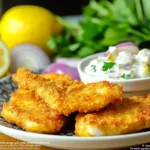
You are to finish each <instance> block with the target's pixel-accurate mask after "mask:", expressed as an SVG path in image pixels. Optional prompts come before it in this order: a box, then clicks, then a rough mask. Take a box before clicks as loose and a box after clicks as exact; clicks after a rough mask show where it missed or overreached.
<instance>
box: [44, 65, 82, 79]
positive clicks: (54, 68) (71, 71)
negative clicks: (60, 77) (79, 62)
mask: <svg viewBox="0 0 150 150" xmlns="http://www.w3.org/2000/svg"><path fill="white" fill-rule="evenodd" d="M54 72H55V73H59V74H63V73H64V74H68V75H70V76H71V77H72V79H74V80H80V77H79V73H78V71H77V68H74V67H70V66H68V65H66V64H60V63H52V64H51V65H50V66H49V67H48V68H46V69H45V70H43V72H42V73H43V74H48V73H54Z"/></svg>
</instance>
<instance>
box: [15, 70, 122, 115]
mask: <svg viewBox="0 0 150 150" xmlns="http://www.w3.org/2000/svg"><path fill="white" fill-rule="evenodd" d="M13 79H14V81H15V82H16V83H18V84H19V86H20V87H21V88H25V89H29V90H35V91H36V93H37V94H38V95H39V96H41V98H42V99H43V100H44V101H45V102H46V103H47V104H49V107H51V108H52V109H54V110H57V111H58V112H59V113H60V114H64V115H66V116H68V115H69V114H70V113H72V112H75V111H79V112H89V111H90V112H91V111H98V110H99V109H101V108H103V107H105V106H107V105H108V104H109V103H114V102H117V101H121V100H122V98H123V93H122V85H119V84H112V83H109V82H106V81H104V82H98V83H89V84H84V83H83V82H81V81H72V80H71V81H70V80H69V81H68V82H62V81H61V80H58V81H56V80H46V79H44V78H42V77H40V76H39V75H36V74H32V73H31V72H29V71H28V70H26V69H23V68H20V69H18V71H17V73H16V74H15V75H13Z"/></svg>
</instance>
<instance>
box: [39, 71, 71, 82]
mask: <svg viewBox="0 0 150 150" xmlns="http://www.w3.org/2000/svg"><path fill="white" fill-rule="evenodd" d="M39 76H40V77H42V78H44V79H47V80H57V81H58V80H60V81H64V82H69V81H70V82H73V79H72V78H71V76H69V75H68V74H58V73H50V74H39Z"/></svg>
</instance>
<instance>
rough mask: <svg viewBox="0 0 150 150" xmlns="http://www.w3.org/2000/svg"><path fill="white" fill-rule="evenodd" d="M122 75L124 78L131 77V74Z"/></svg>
mask: <svg viewBox="0 0 150 150" xmlns="http://www.w3.org/2000/svg"><path fill="white" fill-rule="evenodd" d="M121 77H122V78H124V79H129V78H130V74H123V75H122V76H121Z"/></svg>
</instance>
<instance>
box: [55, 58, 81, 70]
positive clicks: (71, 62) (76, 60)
mask: <svg viewBox="0 0 150 150" xmlns="http://www.w3.org/2000/svg"><path fill="white" fill-rule="evenodd" d="M80 60H81V59H80V58H66V57H58V58H56V60H55V62H56V63H60V64H66V65H68V66H70V67H75V68H76V67H77V66H78V63H79V62H80Z"/></svg>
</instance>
